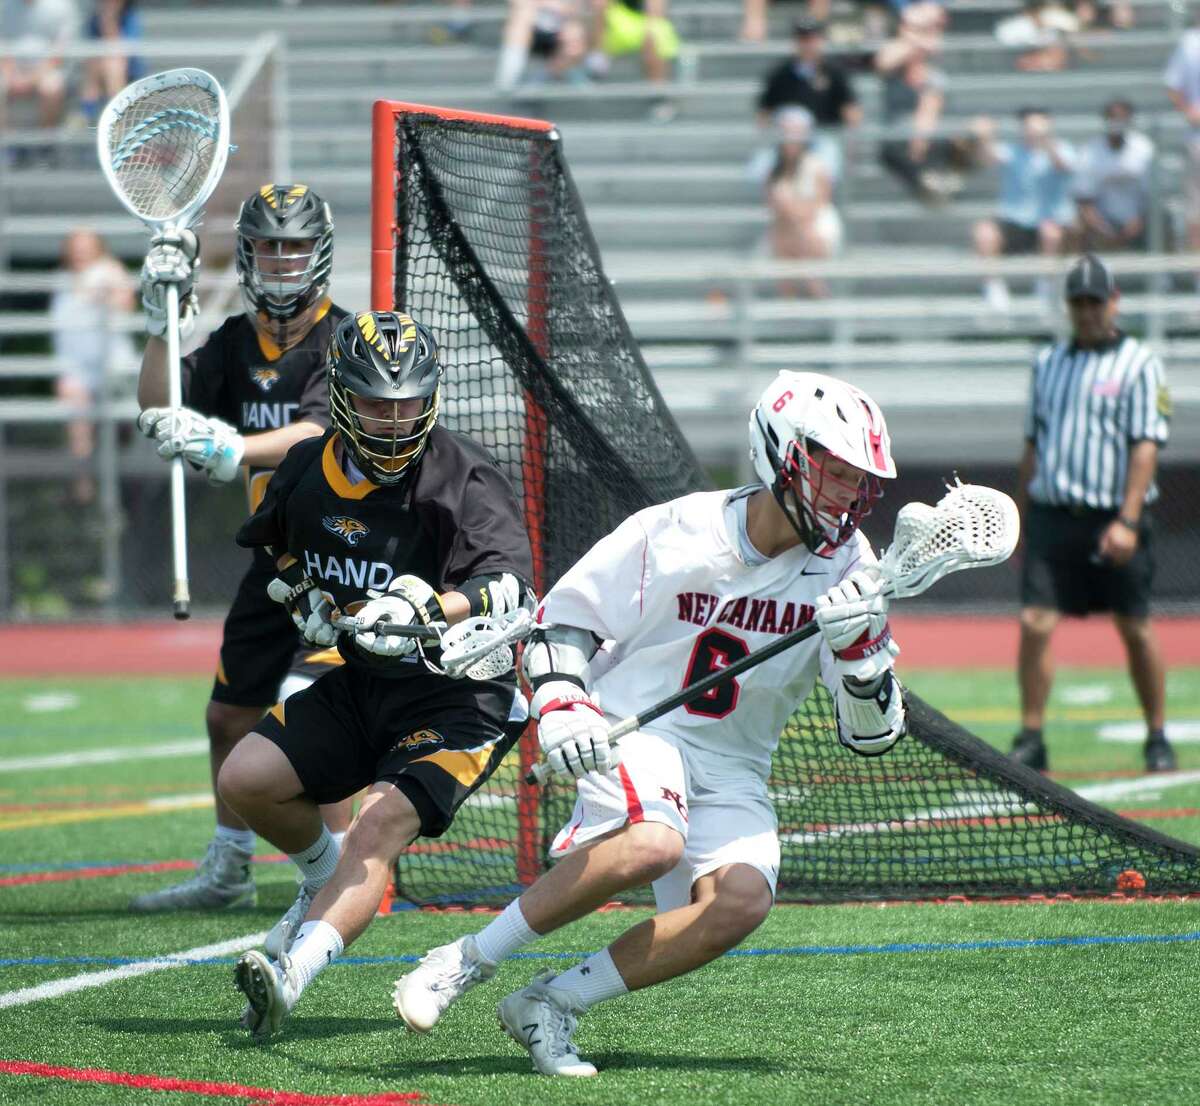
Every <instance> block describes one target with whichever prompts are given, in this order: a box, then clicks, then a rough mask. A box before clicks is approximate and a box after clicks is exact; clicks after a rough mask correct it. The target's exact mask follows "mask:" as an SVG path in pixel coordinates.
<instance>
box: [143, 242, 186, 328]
mask: <svg viewBox="0 0 1200 1106" xmlns="http://www.w3.org/2000/svg"><path fill="white" fill-rule="evenodd" d="M199 267H200V242H199V240H198V239H197V238H196V236H195V235H194V234H193V233H192V232H191V231H190V230H188V229H187V228H186V227H179V228H177V229H172V228H169V227H168V228H164V229H163V230H161V231H159V232H158V233H157V234H156V235H155V236H154V237H153V238H151V239H150V250H149V252H148V253H147V254H146V260H145V261H143V262H142V278H141V279H142V308H143V310H144V311H145V312H146V333H147V334H152V335H154V336H155V337H157V338H161V337H163V336H164V335H165V334H166V333H167V287H168V285H171V284H174V285H175V286H176V287H177V288H178V289H179V338H180V340H181V341H182V340H183V339H185V338H187V336H188V335H189V334H191V332H192V330H193V329H194V327H195V325H196V315H197V313H198V311H199V301H198V300H197V299H196V270H197V269H198V268H199Z"/></svg>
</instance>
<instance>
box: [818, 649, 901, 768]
mask: <svg viewBox="0 0 1200 1106" xmlns="http://www.w3.org/2000/svg"><path fill="white" fill-rule="evenodd" d="M834 704H835V706H836V709H837V721H838V739H839V740H840V741H841V743H842V744H843V745H845V746H846V748H847V749H851V750H852V751H853V752H856V753H858V755H859V756H864V757H877V756H880V755H882V754H883V753H886V752H887V751H888V750H889V749H890V748H891V747H892V746H893V745H895V744H896V742H897V741H899V740H900V738H902V737H903V736H904V735H905V734H906V733H907V732H908V718H907V715H906V713H905V710H904V690H903V688H902V687H901V686H900V681H899V680H897V679H896V676H895V674H894V673H893V672H891V671H890V670H889V671H888V672H887V673H886V674H885V675H884V676H883V679H882V681H881V682H880V684H879V687H878V688H877V689H875V690H874V691H873V692H872V693H871V694H870V695H867V696H864V695H861V694H858V695H856V694H855V693H854V691H853V690H852V689H851V688H849V687H847V686H846V683H845V681H843V682H842V683H840V684H839V685H838V687H837V690H836V691H835V693H834Z"/></svg>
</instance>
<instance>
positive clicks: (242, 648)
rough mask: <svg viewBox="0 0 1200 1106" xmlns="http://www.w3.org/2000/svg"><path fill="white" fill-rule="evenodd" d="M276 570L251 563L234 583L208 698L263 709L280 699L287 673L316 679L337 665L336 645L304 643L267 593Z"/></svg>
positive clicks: (292, 624)
mask: <svg viewBox="0 0 1200 1106" xmlns="http://www.w3.org/2000/svg"><path fill="white" fill-rule="evenodd" d="M274 576H275V573H274V572H273V571H272V570H271V569H269V568H263V567H261V566H259V565H257V564H255V565H252V566H251V567H250V569H249V570H248V571H247V572H246V575H245V576H243V577H242V582H241V583H240V584H239V585H238V590H237V595H236V596H235V597H234V600H233V606H231V607H230V608H229V614H227V615H226V616H225V631H224V635H223V636H222V638H221V659H220V662H219V663H218V664H217V674H216V677H215V678H214V680H213V689H212V699H213V701H214V702H216V703H227V704H228V705H229V706H234V707H259V708H261V709H262V710H266V709H267V707H269V706H270V705H271V704H272V703H274V702H276V701H278V699H279V685H280V684H281V683H283V680H284V677H286V676H287V675H288V674H289V673H296V674H297V675H302V676H309V677H311V678H312V679H314V680H315V679H316V678H317V677H318V676H322V675H324V674H325V673H326V672H328V671H329V670H330V667H331V666H336V665H340V664H341V663H342V658H341V657H340V656H339V655H338V652H337V650H336V649H322V650H316V649H313V648H312V647H311V646H309V645H306V644H305V642H304V639H303V638H301V637H300V633H299V631H298V630H297V629H296V624H295V623H294V622H293V621H292V619H291V616H290V615H289V614H288V613H287V611H286V610H285V609H284V608H283V605H282V604H280V603H276V602H275V601H274V600H273V599H271V598H270V597H269V596H268V595H267V584H269V583H270V582H271V580H272V579H273V578H274Z"/></svg>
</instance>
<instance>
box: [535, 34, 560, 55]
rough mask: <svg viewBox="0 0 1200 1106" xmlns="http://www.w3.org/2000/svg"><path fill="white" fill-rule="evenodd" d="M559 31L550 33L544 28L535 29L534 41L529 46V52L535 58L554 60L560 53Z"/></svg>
mask: <svg viewBox="0 0 1200 1106" xmlns="http://www.w3.org/2000/svg"><path fill="white" fill-rule="evenodd" d="M558 36H559V32H558V31H557V30H554V31H549V30H546V28H544V27H534V29H533V40H532V41H531V42H530V44H529V52H530V53H531V54H532V55H533V56H534V57H535V58H552V57H554V55H555V54H557V53H558Z"/></svg>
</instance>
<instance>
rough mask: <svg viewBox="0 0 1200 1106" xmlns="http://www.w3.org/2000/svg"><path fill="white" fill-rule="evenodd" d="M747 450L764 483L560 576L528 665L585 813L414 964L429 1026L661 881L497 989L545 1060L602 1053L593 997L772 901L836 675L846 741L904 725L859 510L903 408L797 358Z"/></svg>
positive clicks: (728, 941)
mask: <svg viewBox="0 0 1200 1106" xmlns="http://www.w3.org/2000/svg"><path fill="white" fill-rule="evenodd" d="M750 454H751V457H752V458H753V461H754V468H755V473H756V474H757V476H758V479H759V481H761V483H759V484H756V485H753V486H750V487H744V488H739V489H737V490H735V491H719V492H703V493H699V494H696V495H689V496H686V497H684V498H682V499H677V500H674V501H673V502H670V503H666V504H662V505H660V506H656V507H650V508H648V509H646V510H643V511H640V512H638V513H637V514H635V515H633V516H632V517H631V518H629V519H627V520H626V521H625V522H624V523H622V525H621V526H619V527H618V528H617V529H616V530H615V531H614V532H613V533H611V534H610V535H609V536H608V537H606V538H603V539H602V540H601V541H600V542H598V543H597V544H596V545H595V546H593V548H592V549H591V550H590V551H589V552H588V553H587V554H585V555H584V557H583V559H582V560H580V561H579V562H578V563H577V564H576V565H575V566H574V567H573V568H571V569H570V570H569V571H568V572H567V573H566V575H565V576H564V577H563V578H562V579H561V580H560V581H559V582H558V584H556V585H555V586H554V587H553V588H552V589H551V590H550V592H549V593H548V594H547V596H546V597H545V599H544V601H543V603H542V605H541V607H540V609H539V610H538V612H537V622H538V626H537V628H535V629H534V631H533V634H532V635H531V636H530V638H529V640H528V641H527V643H526V646H525V654H524V661H523V665H524V673H525V676H526V677H527V679H528V680H529V683H530V686H531V688H532V690H533V699H532V702H531V704H530V709H531V714H532V716H533V718H534V719H536V721H537V723H538V737H539V739H540V741H541V745H542V750H543V752H544V753H545V755H546V757H547V759H548V764H549V766H550V768H551V769H553V771H554V772H555V773H557V774H559V775H561V776H566V777H573V778H574V780H575V783H576V789H577V801H576V804H575V811H574V814H573V815H572V817H571V820H570V821H569V823H568V824H567V825H566V826H565V827H563V829H562V830H561V831H560V832H559V834H558V836H557V838H556V839H555V841H554V843H553V846H552V848H551V856H553V857H555V858H556V859H557V860H558V863H557V865H556V866H555V867H554V868H552V869H551V870H550V871H549V872H547V873H546V874H545V875H543V876H542V877H541V878H540V879H539V880H538V881H537V882H536V883H535V884H533V886H532V887H530V888H529V889H528V890H527V891H526V892H525V893H524V894H523V895H522V896H521V897H520V898H519V899H517V900H516V901H514V902H512V903H510V904H509V906H508V907H507V908H506V909H505V910H504V912H503V913H502V914H501V915H500V916H499V917H497V918H496V919H495V920H494V921H493V922H492V923H491V924H490V925H488V926H487V927H486V928H484V929H483V930H481V931H480V932H478V933H476V934H475V935H473V936H467V937H463V938H460V939H459V940H458V941H455V942H454V943H453V944H450V945H445V946H442V947H440V948H435V949H433V950H432V951H431V952H429V953H428V954H427V955H426V956H425V957H424V958H423V959H422V961H421V965H420V967H418V968H417V969H416V970H415V971H413V972H411V973H410V974H409V975H407V976H404V977H402V978H401V979H399V980H398V981H397V983H396V988H395V992H394V996H393V998H394V1004H395V1008H396V1012H397V1014H399V1016H400V1017H401V1018H402V1019H403V1020H404V1022H405V1023H406V1024H407V1025H408V1026H409V1028H410V1029H413V1030H416V1031H418V1032H426V1031H428V1030H430V1029H431V1028H432V1027H433V1025H434V1024H435V1023H436V1022H437V1020H438V1018H439V1017H440V1016H441V1015H442V1013H443V1012H444V1011H445V1010H446V1008H447V1007H448V1006H449V1005H450V1003H451V1002H453V1001H454V1000H455V999H457V998H458V997H459V996H460V995H462V994H463V993H464V992H466V991H467V990H469V989H470V988H471V987H473V986H475V985H476V984H478V983H480V982H482V981H484V980H487V979H489V978H491V976H492V975H493V974H494V973H495V971H496V967H497V965H498V964H499V963H500V962H501V961H502V960H504V959H505V958H506V957H508V956H511V955H512V954H513V953H514V952H516V951H517V950H518V949H520V948H522V947H523V946H525V945H527V944H529V943H530V942H532V941H536V940H537V939H538V938H539V937H540V936H542V935H544V934H547V933H550V932H552V931H553V930H555V929H557V928H559V927H560V926H563V925H565V924H567V923H568V922H571V921H574V920H575V919H577V918H580V917H583V916H584V915H586V914H588V913H589V912H591V911H592V910H595V909H596V908H597V907H598V906H601V905H602V904H604V903H606V902H608V901H609V900H610V899H611V898H612V897H613V896H614V895H617V894H620V893H621V892H622V891H627V890H630V889H632V888H634V887H638V886H643V885H645V884H647V883H649V884H651V885H652V886H653V889H654V895H655V901H656V903H657V907H658V911H659V914H658V916H657V917H656V918H655V919H653V920H652V921H647V922H643V923H642V924H640V925H637V926H634V927H633V928H632V929H630V930H628V931H627V932H626V933H625V934H624V935H623V936H621V937H620V938H618V940H617V941H616V942H614V943H613V944H612V945H610V946H609V947H608V948H606V949H604V950H602V951H601V952H598V953H595V954H594V955H592V956H590V957H588V958H587V959H586V960H585V961H583V962H582V963H581V964H577V965H576V966H575V967H573V968H571V969H569V970H568V971H565V972H563V973H562V974H560V975H557V976H556V975H555V974H554V973H553V972H545V973H543V974H542V975H540V976H538V977H537V978H536V979H535V980H534V981H533V982H532V983H531V984H530V985H529V986H527V987H525V988H523V989H521V990H518V991H516V992H514V993H513V994H511V995H509V996H508V997H507V998H505V999H504V1000H503V1001H502V1002H501V1003H500V1005H499V1008H498V1013H499V1016H500V1021H501V1024H502V1026H503V1027H504V1029H505V1030H506V1031H507V1033H508V1034H509V1035H510V1036H511V1037H512V1038H513V1039H514V1040H515V1041H516V1042H517V1043H518V1044H519V1045H520V1046H521V1047H522V1048H524V1049H526V1050H527V1051H528V1052H529V1054H530V1056H531V1058H532V1061H533V1067H534V1070H535V1071H538V1072H541V1073H543V1074H546V1075H566V1076H586V1075H594V1074H595V1073H596V1069H595V1067H594V1066H593V1065H592V1064H590V1063H589V1062H588V1061H586V1060H583V1059H581V1058H580V1057H579V1055H578V1053H577V1051H576V1048H575V1045H574V1044H573V1041H572V1034H573V1033H574V1031H575V1028H576V1023H577V1018H578V1016H579V1015H580V1014H582V1013H583V1012H584V1011H586V1010H587V1009H589V1008H590V1007H591V1006H594V1005H595V1004H596V1003H598V1002H601V1001H603V1000H605V999H611V998H615V997H617V996H618V995H623V994H625V993H626V992H627V991H634V990H638V989H640V988H642V987H649V986H651V985H653V984H655V983H661V982H662V981H663V980H667V979H671V978H672V977H674V976H678V975H682V974H683V973H685V972H689V971H692V970H694V969H696V968H698V967H700V966H701V965H703V964H706V963H708V962H709V961H710V960H713V959H715V958H716V957H718V956H720V955H721V954H722V953H723V952H725V951H726V950H727V949H730V948H732V947H733V946H734V945H736V944H738V942H740V941H742V940H743V939H744V938H745V937H746V936H747V935H748V934H749V933H751V932H752V931H753V930H754V929H755V928H756V927H757V926H758V925H759V924H760V923H761V922H762V920H763V919H764V918H765V917H766V915H767V912H768V911H769V910H770V908H771V904H772V902H773V899H774V893H775V884H776V880H777V878H778V874H779V863H780V849H779V838H778V834H777V823H776V819H775V814H774V811H773V809H772V806H771V802H770V799H769V798H768V794H767V776H768V774H769V771H770V764H771V754H772V752H773V751H774V748H775V746H776V744H777V742H778V739H779V735H780V734H781V732H782V731H783V728H784V725H785V723H786V722H787V719H788V717H789V716H790V715H791V714H792V712H793V711H794V710H795V709H796V707H797V705H798V704H800V703H802V702H803V701H804V700H805V698H807V696H808V694H809V692H811V691H812V689H813V685H814V683H815V681H816V679H817V677H818V676H820V678H821V680H822V681H823V682H824V684H825V686H826V687H828V688H829V689H830V691H831V692H832V693H833V696H834V701H835V704H836V709H837V725H838V735H839V737H840V740H841V742H842V744H843V745H845V746H846V747H847V749H849V750H851V751H852V752H854V753H858V754H861V755H863V756H878V755H880V754H882V753H886V752H887V751H888V750H889V749H890V748H891V747H892V746H893V745H894V744H895V742H896V741H897V740H899V739H900V738H901V737H902V736H903V735H904V733H905V730H906V720H905V711H904V705H903V693H902V690H901V687H900V684H899V682H898V681H897V680H896V678H895V676H894V675H893V673H892V665H893V661H894V658H895V656H896V654H897V653H898V652H899V650H898V648H897V647H896V646H895V645H894V643H893V642H892V640H891V635H890V632H889V629H888V620H887V612H888V604H887V601H886V599H885V597H884V594H883V592H882V587H881V584H880V583H879V581H878V578H877V573H876V572H875V571H874V570H873V566H874V565H875V563H876V561H875V556H874V554H873V553H872V551H871V547H870V545H869V544H868V542H867V540H866V538H865V537H864V536H863V534H862V533H861V532H860V530H859V526H860V524H861V523H862V520H863V518H864V517H865V516H866V515H867V513H868V511H869V510H870V509H871V506H872V503H873V502H874V501H875V500H876V499H877V498H878V496H879V495H880V494H881V483H880V481H881V480H883V479H887V478H890V477H894V476H895V474H896V469H895V465H894V464H893V462H892V457H891V452H890V442H889V438H888V433H887V428H886V426H885V424H884V419H883V415H882V414H881V413H880V411H879V408H878V407H877V406H876V405H875V403H874V402H872V401H871V400H870V399H869V398H868V397H867V396H866V395H864V394H863V393H862V392H860V391H859V390H858V389H856V388H853V387H851V386H850V385H849V384H845V383H843V382H841V381H839V380H834V379H832V378H830V377H827V376H819V375H817V374H814V373H795V372H783V373H780V374H779V376H778V377H777V378H776V380H775V381H774V382H773V383H772V384H771V385H770V387H768V388H767V390H766V391H765V392H764V393H763V395H762V398H761V399H760V400H759V402H758V404H757V406H756V407H755V408H754V411H753V412H752V414H751V416H750ZM813 619H816V620H817V622H818V624H819V626H820V630H821V633H820V634H818V635H815V636H813V637H812V638H810V639H809V640H808V641H807V642H804V643H802V644H800V645H797V646H795V647H794V648H792V649H791V650H785V651H783V652H780V653H779V654H777V655H776V656H774V657H773V658H771V659H769V660H766V661H764V662H763V663H761V664H760V665H758V666H757V667H754V668H751V669H750V670H749V671H748V672H746V673H745V674H744V675H742V676H741V677H739V678H737V679H734V680H730V681H728V682H726V683H723V684H719V685H717V686H716V687H714V688H712V689H711V690H710V691H709V692H708V693H707V694H705V695H704V696H703V697H701V698H699V699H697V700H695V701H693V702H691V703H689V704H688V705H687V706H686V707H684V708H682V709H676V710H674V711H672V712H670V713H669V714H665V715H663V716H662V718H661V719H659V720H658V721H655V722H651V723H648V724H647V725H646V726H645V727H643V728H642V729H641V730H639V731H636V732H634V733H631V734H630V735H629V736H628V737H626V738H624V739H623V740H622V741H621V743H620V746H619V749H614V748H612V747H610V745H609V742H608V736H607V731H608V729H609V727H610V725H611V724H612V723H613V722H614V721H615V720H617V719H619V718H622V717H625V716H628V715H634V714H637V713H638V712H639V711H640V710H642V709H643V708H645V707H647V706H649V705H650V704H652V703H653V702H654V701H655V700H657V699H659V698H661V697H662V694H663V691H664V689H670V688H681V687H684V686H686V685H688V684H691V683H694V682H695V681H696V680H698V679H699V678H701V677H703V676H706V675H708V674H709V673H712V672H714V671H716V670H718V669H720V668H724V667H727V666H728V665H730V664H732V663H734V662H736V661H738V660H740V659H741V658H742V657H745V656H747V655H749V654H750V653H751V652H753V651H755V650H758V649H760V648H762V647H764V646H766V645H769V644H770V643H771V642H772V641H774V640H778V638H779V636H780V635H783V634H788V633H791V632H792V631H793V630H795V629H796V628H797V626H799V625H802V624H803V623H806V622H809V621H811V620H813Z"/></svg>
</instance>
